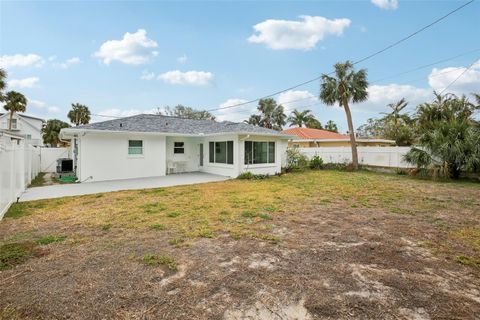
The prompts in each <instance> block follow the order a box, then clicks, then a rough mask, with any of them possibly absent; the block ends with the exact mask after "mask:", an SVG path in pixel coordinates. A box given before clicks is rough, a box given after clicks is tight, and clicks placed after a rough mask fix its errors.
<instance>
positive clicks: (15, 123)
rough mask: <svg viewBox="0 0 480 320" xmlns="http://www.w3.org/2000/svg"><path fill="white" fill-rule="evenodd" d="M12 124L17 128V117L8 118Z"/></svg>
mask: <svg viewBox="0 0 480 320" xmlns="http://www.w3.org/2000/svg"><path fill="white" fill-rule="evenodd" d="M8 121H10V123H11V124H12V129H17V119H12V120H8Z"/></svg>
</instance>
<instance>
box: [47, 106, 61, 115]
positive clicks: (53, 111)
mask: <svg viewBox="0 0 480 320" xmlns="http://www.w3.org/2000/svg"><path fill="white" fill-rule="evenodd" d="M47 110H48V112H49V113H59V112H60V108H59V107H55V106H52V107H48V108H47Z"/></svg>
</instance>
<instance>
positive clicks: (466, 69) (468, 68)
mask: <svg viewBox="0 0 480 320" xmlns="http://www.w3.org/2000/svg"><path fill="white" fill-rule="evenodd" d="M477 60H478V59H475V60H474V61H473V62H472V63H471V64H470V65H469V66H468V67H467V68H465V70H463V72H462V73H460V74H459V75H458V77H456V78H455V80H453V81H452V82H450V83H449V84H448V85H447V86H446V87H445V89H443V90H442V91H441V92H440V95H442V94H443V93H444V92H445V91H446V90H447V89H448V88H450V86H451V85H453V84H454V83H455V82H457V80H458V79H460V78H461V77H462V76H463V75H464V74H465V73H466V72H467V71H468V70H470V69H471V68H472V67H473V65H474V64H475V63H476V62H477Z"/></svg>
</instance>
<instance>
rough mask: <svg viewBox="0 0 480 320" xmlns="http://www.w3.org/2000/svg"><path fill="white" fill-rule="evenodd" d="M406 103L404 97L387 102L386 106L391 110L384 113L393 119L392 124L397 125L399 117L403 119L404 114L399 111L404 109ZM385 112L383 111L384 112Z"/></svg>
mask: <svg viewBox="0 0 480 320" xmlns="http://www.w3.org/2000/svg"><path fill="white" fill-rule="evenodd" d="M407 105H408V102H407V101H406V100H405V98H402V99H400V100H399V101H397V102H395V103H389V104H387V107H389V108H390V109H392V112H390V113H386V115H387V118H389V119H391V120H393V124H394V125H395V126H396V125H398V122H399V120H400V119H404V118H405V115H402V114H400V112H401V111H402V110H403V109H405V107H406V106H407ZM384 114H385V113H384Z"/></svg>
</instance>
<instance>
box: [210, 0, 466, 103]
mask: <svg viewBox="0 0 480 320" xmlns="http://www.w3.org/2000/svg"><path fill="white" fill-rule="evenodd" d="M474 1H475V0H470V1H468V2H466V3H464V4H463V5H461V6H459V7H457V8H455V9H454V10H452V11H450V12H448V13H447V14H445V15H443V16H441V17H440V18H438V19H436V20H434V21H433V22H431V23H429V24H428V25H426V26H424V27H422V28H420V29H418V30H417V31H415V32H413V33H411V34H409V35H407V36H406V37H403V38H402V39H400V40H398V41H396V42H394V43H392V44H390V45H388V46H386V47H385V48H383V49H381V50H378V51H376V52H374V53H372V54H370V55H368V56H366V57H364V58H362V59H359V60H357V61H355V62H353V65H356V64H358V63H361V62H364V61H366V60H369V59H371V58H373V57H375V56H377V55H379V54H381V53H383V52H385V51H387V50H390V49H391V48H393V47H396V46H398V45H399V44H401V43H402V42H405V41H407V40H408V39H410V38H412V37H414V36H416V35H417V34H419V33H421V32H423V31H425V30H426V29H428V28H430V27H432V26H434V25H435V24H437V23H439V22H440V21H442V20H444V19H446V18H447V17H449V16H450V15H452V14H454V13H455V12H457V11H459V10H461V9H463V8H464V7H466V6H468V5H469V4H471V3H473V2H474ZM333 73H334V71H332V72H330V73H328V74H327V75H331V74H333ZM321 77H322V76H321V75H320V76H317V77H315V78H313V79H310V80H307V81H304V82H301V83H299V84H296V85H294V86H291V87H289V88H286V89H283V90H279V91H277V92H274V93H272V94H269V95H266V96H263V97H260V98H256V99H252V100H249V101H246V102H242V103H237V104H234V105H231V106H227V107H220V108H212V109H207V110H206V111H208V112H212V111H217V110H223V109H230V108H236V107H240V106H243V105H246V104H250V103H253V102H256V101H258V100H260V99H266V98H270V97H273V96H276V95H277V94H280V93H283V92H286V91H289V90H293V89H296V88H298V87H301V86H304V85H306V84H309V83H312V82H314V81H317V80H320V79H321Z"/></svg>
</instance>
